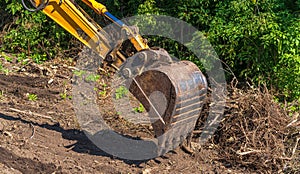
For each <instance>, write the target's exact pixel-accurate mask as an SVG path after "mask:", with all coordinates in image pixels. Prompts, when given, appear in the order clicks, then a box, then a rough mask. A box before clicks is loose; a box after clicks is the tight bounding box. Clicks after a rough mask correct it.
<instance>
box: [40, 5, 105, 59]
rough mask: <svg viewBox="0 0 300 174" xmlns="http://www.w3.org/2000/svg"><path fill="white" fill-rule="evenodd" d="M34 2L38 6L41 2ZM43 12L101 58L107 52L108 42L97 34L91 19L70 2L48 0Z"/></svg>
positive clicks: (97, 29) (95, 26)
mask: <svg viewBox="0 0 300 174" xmlns="http://www.w3.org/2000/svg"><path fill="white" fill-rule="evenodd" d="M35 2H36V5H39V4H40V3H41V0H35ZM43 12H44V13H45V14H46V15H48V16H49V17H50V18H52V19H53V20H54V21H55V22H57V23H58V24H59V25H61V26H62V27H63V28H64V29H65V30H67V31H68V32H69V33H71V34H72V35H73V36H74V37H76V38H77V39H79V40H80V41H81V42H82V43H83V44H85V45H86V46H88V47H90V48H92V49H94V50H96V51H97V52H98V53H99V54H100V55H101V56H102V57H104V56H105V55H106V54H107V53H108V52H109V50H110V46H109V44H108V43H109V42H108V41H107V40H106V37H105V36H104V35H103V34H101V33H100V32H98V31H99V30H101V28H99V26H98V25H95V24H94V23H95V22H94V21H91V19H87V17H86V16H85V15H84V14H83V13H81V11H80V10H79V9H78V8H76V6H75V4H73V3H72V2H71V1H70V0H49V2H48V5H47V6H46V7H45V8H44V9H43ZM102 33H103V31H102Z"/></svg>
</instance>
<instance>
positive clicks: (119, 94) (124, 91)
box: [115, 86, 129, 100]
mask: <svg viewBox="0 0 300 174" xmlns="http://www.w3.org/2000/svg"><path fill="white" fill-rule="evenodd" d="M128 92H129V91H128V89H127V88H126V87H125V86H120V87H118V88H117V89H116V92H115V98H116V99H117V100H118V99H121V98H123V97H125V96H126V95H127V94H128Z"/></svg>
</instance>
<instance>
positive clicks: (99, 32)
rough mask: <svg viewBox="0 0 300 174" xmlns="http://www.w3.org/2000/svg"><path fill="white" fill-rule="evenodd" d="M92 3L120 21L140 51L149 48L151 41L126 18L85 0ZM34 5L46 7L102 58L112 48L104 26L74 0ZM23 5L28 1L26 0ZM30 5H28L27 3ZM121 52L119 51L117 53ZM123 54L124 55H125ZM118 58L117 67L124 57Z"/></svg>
mask: <svg viewBox="0 0 300 174" xmlns="http://www.w3.org/2000/svg"><path fill="white" fill-rule="evenodd" d="M82 1H83V2H84V3H85V4H87V5H88V6H89V7H91V8H92V9H93V10H94V11H95V12H96V13H97V14H99V15H102V16H104V17H105V18H107V19H109V20H110V21H112V22H115V23H116V24H118V25H119V27H120V29H121V30H126V33H129V35H130V36H128V38H129V40H130V41H131V43H132V44H133V46H134V47H135V49H136V50H137V51H141V50H144V49H148V48H149V47H148V45H147V43H146V42H144V40H143V38H142V37H141V36H140V35H139V34H136V33H134V32H133V31H132V30H131V29H130V28H129V27H128V26H126V25H125V24H124V23H123V22H121V21H120V20H118V19H117V18H116V17H114V16H113V15H112V14H111V13H109V12H108V11H107V9H106V7H105V6H104V5H103V4H101V3H99V2H97V1H94V0H82ZM34 3H35V6H37V7H43V8H42V9H41V10H42V11H43V12H44V13H45V14H46V15H47V16H49V17H50V18H51V19H53V20H54V21H55V22H56V23H58V24H59V25H60V26H62V27H63V28H64V29H65V30H67V31H68V32H69V33H71V34H72V35H73V36H74V37H76V38H77V39H78V40H80V41H81V42H82V43H83V44H85V45H86V46H88V47H89V48H92V49H93V50H95V51H96V52H97V53H98V54H99V55H100V56H101V57H102V58H105V56H106V55H107V54H108V53H109V51H110V50H111V49H112V48H111V45H110V43H109V41H108V40H107V39H108V38H107V35H105V32H104V30H103V29H102V28H101V26H99V25H98V24H97V23H96V22H95V21H94V20H93V19H91V18H90V17H89V16H88V15H87V14H86V13H85V12H84V11H83V10H82V9H81V8H80V7H79V6H78V5H77V4H76V3H75V2H74V1H72V0H47V1H46V2H45V0H34ZM23 5H25V3H24V1H23ZM25 6H26V5H25ZM26 8H27V7H26ZM115 55H119V56H122V55H121V54H120V53H118V54H115ZM122 57H123V56H122ZM114 59H115V68H117V67H119V66H120V65H121V63H122V61H121V60H120V59H118V58H114Z"/></svg>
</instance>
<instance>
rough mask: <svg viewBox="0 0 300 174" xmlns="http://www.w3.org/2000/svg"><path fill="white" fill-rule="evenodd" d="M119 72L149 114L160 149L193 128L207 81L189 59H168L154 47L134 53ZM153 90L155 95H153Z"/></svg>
mask: <svg viewBox="0 0 300 174" xmlns="http://www.w3.org/2000/svg"><path fill="white" fill-rule="evenodd" d="M121 71H122V72H123V76H124V77H125V78H127V79H128V87H129V90H130V92H131V93H132V94H133V95H134V96H135V97H136V98H137V99H138V100H139V101H140V102H141V103H142V104H143V105H144V107H145V109H146V110H147V111H148V113H149V116H150V117H152V119H151V118H150V120H153V122H152V126H153V129H154V131H155V135H156V137H158V139H159V142H158V143H159V144H160V146H161V149H160V150H161V151H169V150H171V149H173V148H174V147H176V146H178V145H179V144H180V143H181V142H182V141H183V140H184V139H185V138H186V136H187V135H188V134H189V133H190V132H191V131H192V130H193V129H194V126H195V124H196V122H197V119H198V117H199V115H200V112H201V109H202V105H203V102H204V99H205V97H206V91H207V82H206V78H205V76H204V75H203V74H202V73H201V71H200V70H199V68H198V67H197V66H196V65H195V64H193V63H192V62H189V61H178V60H176V59H172V58H171V57H170V56H169V55H168V53H167V52H166V51H164V50H163V49H158V50H150V51H149V50H148V51H144V52H139V53H137V54H136V55H134V56H133V57H131V58H129V59H128V60H127V62H126V63H125V64H124V65H123V66H122V67H121ZM132 79H134V80H132ZM137 83H138V84H137ZM141 90H143V92H141ZM155 92H156V93H157V92H158V94H157V95H154V96H153V95H152V94H153V93H155ZM162 98H164V100H162ZM150 102H151V103H150ZM153 107H155V109H153ZM154 111H156V112H154ZM158 116H160V117H162V119H163V121H162V120H161V119H158Z"/></svg>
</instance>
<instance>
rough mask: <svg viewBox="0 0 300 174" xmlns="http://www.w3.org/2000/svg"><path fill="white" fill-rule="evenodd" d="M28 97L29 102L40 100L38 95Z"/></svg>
mask: <svg viewBox="0 0 300 174" xmlns="http://www.w3.org/2000/svg"><path fill="white" fill-rule="evenodd" d="M27 97H28V100H30V101H37V99H38V97H37V95H36V94H28V95H27Z"/></svg>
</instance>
